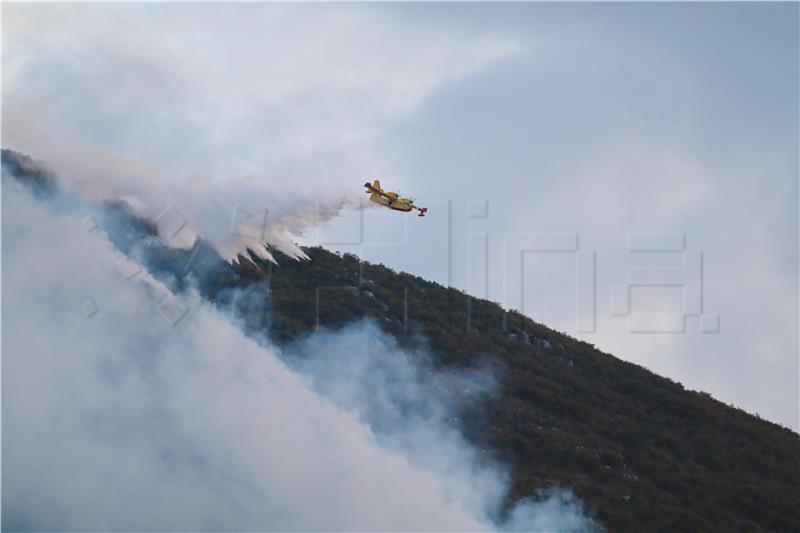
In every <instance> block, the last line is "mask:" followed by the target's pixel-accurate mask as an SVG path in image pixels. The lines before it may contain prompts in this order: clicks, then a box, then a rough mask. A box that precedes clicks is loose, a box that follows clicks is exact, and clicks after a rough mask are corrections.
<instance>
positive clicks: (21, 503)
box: [2, 178, 594, 531]
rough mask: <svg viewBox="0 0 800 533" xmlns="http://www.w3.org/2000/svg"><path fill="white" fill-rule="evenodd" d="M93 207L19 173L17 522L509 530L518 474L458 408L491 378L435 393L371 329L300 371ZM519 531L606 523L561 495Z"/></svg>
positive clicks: (9, 356)
mask: <svg viewBox="0 0 800 533" xmlns="http://www.w3.org/2000/svg"><path fill="white" fill-rule="evenodd" d="M80 209H86V211H81V210H80ZM90 213H91V211H90V207H89V206H82V207H80V208H79V210H78V211H77V212H70V211H69V210H64V209H55V208H53V207H51V206H50V205H49V204H46V203H40V202H36V201H34V200H33V199H32V198H31V197H30V196H29V194H28V193H27V192H25V191H23V190H21V188H20V186H19V185H18V184H16V183H14V182H11V181H10V180H8V179H6V178H4V181H3V253H4V256H5V261H4V269H3V285H4V287H5V291H4V292H3V309H4V321H3V329H4V333H5V335H4V336H3V364H4V376H5V378H4V382H3V388H4V391H3V394H4V402H3V435H4V437H3V489H4V490H3V502H2V503H3V509H2V511H3V518H4V523H3V528H4V529H8V530H34V529H36V530H104V531H121V530H161V531H177V530H366V529H369V530H387V529H392V530H409V531H410V530H462V531H464V530H479V529H494V528H496V527H498V526H497V523H496V522H493V521H492V520H493V515H492V513H493V512H494V511H495V510H496V509H497V507H498V505H499V503H500V501H501V499H502V497H503V495H504V490H505V489H504V484H503V475H502V474H501V473H500V471H498V470H494V469H489V468H485V467H481V468H477V467H476V465H475V461H474V459H475V458H474V452H472V451H471V450H470V449H469V447H468V446H467V445H466V444H465V443H464V442H463V441H462V440H461V438H460V437H459V436H458V435H457V433H456V432H454V431H453V430H452V429H451V428H450V427H449V426H448V425H447V424H446V420H445V415H446V414H447V413H448V412H449V411H448V403H447V402H448V401H449V399H450V398H452V395H451V392H452V390H453V388H454V387H457V388H461V390H463V387H464V386H467V387H473V388H474V389H475V393H476V394H481V393H485V392H487V391H491V381H490V380H488V381H487V379H486V377H485V376H484V375H482V374H481V373H477V374H475V375H458V376H439V378H438V380H439V381H441V382H443V385H441V387H440V386H439V385H436V383H437V380H432V379H428V378H426V377H421V376H427V374H425V370H424V367H418V366H415V365H414V364H413V363H412V360H411V358H410V356H409V355H408V354H406V353H404V352H403V351H402V350H400V349H399V348H398V347H397V346H395V345H394V344H393V343H392V341H391V340H390V339H388V338H386V337H383V336H382V334H381V333H380V332H379V331H377V330H376V329H374V328H373V327H371V326H369V325H360V326H354V327H352V328H350V329H348V330H346V331H345V332H343V333H341V334H324V335H323V336H312V337H311V338H310V339H308V340H307V341H305V342H304V343H302V344H301V345H299V346H297V347H296V348H295V349H296V351H297V354H298V355H299V358H298V359H296V360H297V361H298V366H297V368H296V369H295V370H291V369H290V368H288V367H287V366H286V365H285V364H284V363H283V362H282V360H281V359H282V357H283V355H282V354H281V353H280V351H279V350H278V349H277V348H275V347H274V346H272V345H271V344H270V343H269V341H268V340H266V339H265V340H262V341H261V342H260V343H259V344H257V343H256V342H255V341H253V340H250V339H248V338H247V337H245V336H244V335H243V333H242V331H241V330H240V329H239V328H237V327H236V326H235V325H234V324H233V323H232V322H231V321H230V317H229V316H228V315H227V313H224V312H222V311H218V310H215V309H213V308H211V307H210V305H209V304H207V303H205V302H204V301H202V300H201V299H199V298H198V297H197V296H196V295H194V293H192V292H191V291H190V292H189V293H188V294H186V295H174V294H172V293H171V292H170V291H169V290H168V289H167V288H166V287H165V286H163V285H162V284H161V283H159V282H158V281H156V280H154V279H153V278H151V277H150V275H149V274H148V273H147V271H146V270H144V269H143V268H141V265H135V264H134V265H131V262H130V258H124V257H123V256H121V254H120V253H119V252H118V251H117V250H116V249H114V247H113V246H112V244H111V243H110V242H109V240H108V239H107V237H106V235H105V234H104V233H103V232H102V229H100V228H94V227H93V226H92V225H88V224H86V223H85V220H82V217H83V215H84V214H90ZM289 219H290V218H289ZM186 311H188V314H186ZM175 317H178V318H179V319H178V320H176V319H175ZM184 317H185V318H184ZM176 323H177V325H176ZM368 346H372V347H373V348H370V349H364V347H368ZM344 353H350V354H353V358H352V359H351V360H350V361H349V362H348V363H347V364H346V365H343V366H341V367H339V366H336V365H333V366H331V365H330V362H331V361H332V360H333V359H332V358H331V357H332V356H333V357H336V356H337V355H341V354H344ZM338 360H339V361H341V358H339V359H338ZM420 372H422V373H420ZM389 377H391V378H392V379H393V380H394V382H393V384H392V386H391V387H382V388H383V392H384V396H383V397H378V396H376V394H377V393H378V389H379V388H381V387H379V385H385V384H386V383H388V381H387V378H389ZM371 380H374V381H371ZM370 384H371V385H370ZM437 387H438V388H437ZM409 402H411V403H409ZM404 412H406V413H408V412H410V413H412V415H413V416H410V417H407V420H406V421H405V422H399V417H400V415H401V413H404ZM387 428H388V429H387ZM505 525H506V526H507V527H510V528H517V529H519V528H522V529H528V530H533V529H542V528H544V529H548V530H550V529H569V530H573V529H589V528H591V527H593V525H594V524H593V522H592V521H590V520H588V519H587V518H585V517H584V515H583V514H582V510H581V507H580V505H579V504H577V503H576V502H574V501H573V500H571V499H570V497H569V495H568V494H567V493H562V492H558V493H554V494H551V495H548V497H547V498H546V499H545V500H544V501H543V502H537V503H532V502H529V503H526V504H523V506H518V507H517V508H516V509H515V510H513V511H512V514H511V517H510V520H509V521H508V522H507V523H505Z"/></svg>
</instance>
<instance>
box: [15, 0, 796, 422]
mask: <svg viewBox="0 0 800 533" xmlns="http://www.w3.org/2000/svg"><path fill="white" fill-rule="evenodd" d="M3 30H4V31H3V109H2V111H3V132H2V133H3V145H4V146H10V147H14V148H18V149H20V150H24V151H27V152H29V153H31V154H33V155H35V156H37V157H40V158H43V159H47V160H50V161H52V162H53V164H54V165H56V166H60V167H61V168H65V169H72V170H73V171H74V172H78V171H80V170H81V169H84V170H85V169H86V168H88V167H90V166H91V164H90V163H88V162H89V161H93V162H95V163H97V162H98V161H101V160H103V158H104V157H112V156H113V157H115V158H121V159H124V160H126V161H130V162H132V163H131V165H138V166H137V168H147V169H151V170H149V171H147V172H152V173H154V174H158V176H159V177H160V178H161V179H163V180H166V181H175V182H178V181H182V180H186V179H209V180H212V181H213V180H224V179H227V178H231V177H235V176H240V175H252V176H255V177H257V178H259V179H263V180H272V181H276V182H280V183H286V184H293V185H296V184H303V185H308V186H309V187H312V186H313V187H323V188H325V189H326V190H328V189H332V190H335V191H337V192H339V193H342V194H357V195H361V185H362V184H363V182H364V181H365V180H366V179H367V178H372V177H380V178H381V180H382V182H383V183H384V185H385V186H387V187H390V188H395V189H397V188H399V189H400V191H401V192H402V193H404V194H412V195H414V196H415V197H417V198H418V199H419V201H420V203H423V204H424V202H427V203H428V204H429V205H428V206H429V207H430V213H429V216H428V217H426V218H424V219H419V218H416V217H405V216H402V215H399V214H397V213H392V212H381V211H377V210H368V211H365V212H364V213H363V221H364V223H365V224H366V227H365V228H364V232H363V240H362V239H361V238H360V237H361V236H360V226H359V223H360V222H359V221H360V220H361V219H360V218H359V216H358V215H357V214H349V215H346V216H344V217H342V218H341V219H339V220H338V221H336V222H335V223H334V224H333V225H331V226H330V227H328V228H325V229H324V230H322V231H320V232H316V231H312V232H311V233H309V234H308V235H307V236H306V237H305V241H304V242H319V241H321V242H341V241H349V242H353V243H354V244H351V245H339V246H338V248H340V249H342V250H349V251H355V252H357V253H359V255H361V256H362V257H364V258H365V259H368V260H371V261H379V262H384V263H386V264H388V265H390V266H392V267H394V268H397V269H402V270H407V271H409V272H412V273H414V274H418V275H420V276H423V277H426V278H431V279H434V280H437V281H440V282H442V283H449V284H452V285H454V286H456V287H459V288H461V289H463V290H469V291H471V292H473V293H475V294H477V295H479V296H484V295H485V296H488V297H489V298H490V299H492V300H495V301H499V302H502V303H505V304H506V305H508V306H512V307H513V306H514V305H515V303H516V302H518V300H519V295H520V294H523V296H524V302H525V308H524V309H523V311H524V312H526V313H527V314H529V315H530V316H531V317H532V318H534V319H536V320H537V321H540V322H544V323H546V324H548V325H551V326H552V327H554V328H556V329H559V330H563V331H566V332H568V333H570V334H573V335H576V336H579V337H580V338H584V339H586V340H587V341H589V342H592V343H594V344H596V345H597V346H598V347H600V348H601V349H603V350H605V351H608V352H611V353H614V354H615V355H617V356H619V357H622V358H624V359H626V360H630V361H633V362H636V363H639V364H642V365H644V366H646V367H648V368H650V369H652V370H653V371H656V372H658V373H660V374H664V375H667V376H669V377H671V378H673V379H676V380H678V381H680V382H682V383H684V384H685V385H686V386H687V387H689V388H694V389H701V390H706V391H709V392H711V393H712V394H713V395H714V396H715V397H717V398H719V399H721V400H723V401H725V402H728V403H733V404H735V405H738V406H741V407H743V408H745V409H746V410H748V411H750V412H758V413H759V414H760V415H761V416H763V417H765V418H768V419H770V420H774V421H777V422H780V423H782V424H784V425H787V426H789V427H792V428H793V429H795V430H797V429H798V427H800V422H799V421H798V380H799V379H800V377H799V376H798V372H799V368H798V358H799V355H800V354H798V320H799V319H800V317H799V316H798V240H799V237H800V236H799V235H798V142H799V140H800V139H799V138H798V98H797V95H798V93H799V92H800V91H799V90H798V46H797V44H798V5H797V4H793V3H783V4H779V3H770V4H752V3H658V4H652V3H623V4H607V3H601V4H583V3H581V4H577V3H576V4H535V3H534V4H527V3H526V4H516V3H514V4H501V5H493V4H483V3H480V4H478V3H476V4H370V5H366V4H324V5H323V4H302V5H285V4H260V5H259V4H255V5H250V4H246V5H243V4H240V5H228V6H222V5H216V4H211V5H208V4H206V5H180V4H143V5H116V6H108V5H80V6H76V5H47V6H45V5H6V6H4V8H3ZM130 179H137V178H136V177H132V178H130ZM142 179H145V178H144V177H142ZM483 201H486V202H487V203H486V205H488V212H487V216H485V217H477V218H475V217H471V216H470V214H471V209H472V210H473V211H472V214H473V215H474V214H476V212H475V209H478V206H480V205H482V204H481V203H480V202H483ZM470 202H477V203H473V204H470ZM471 205H472V207H470V206H471ZM631 233H633V234H636V235H638V234H646V235H649V236H650V237H651V238H655V237H654V236H653V234H665V233H666V234H672V235H675V234H677V235H684V236H685V249H686V250H688V251H690V252H694V251H698V252H702V257H703V262H702V280H703V286H702V313H701V314H706V315H708V316H709V317H712V316H713V315H718V317H719V332H718V333H716V334H714V333H705V334H704V333H701V318H700V316H698V315H696V314H693V315H690V316H687V317H686V319H685V320H686V327H685V332H684V333H632V332H631V331H630V329H631V328H630V323H629V321H628V319H627V318H626V317H620V316H615V315H613V314H612V308H611V295H612V292H613V289H612V286H614V285H619V284H624V283H625V281H626V279H627V276H628V269H629V268H631V267H640V268H645V267H647V268H659V267H661V268H664V267H667V268H669V267H672V268H678V267H680V266H681V265H682V261H683V253H682V252H649V253H637V252H630V251H629V250H628V238H629V234H631ZM471 234H472V237H471V236H470V235H471ZM484 234H485V239H486V240H485V241H480V239H482V238H484V237H481V235H484ZM520 234H525V235H528V237H530V236H531V235H534V237H530V238H533V239H536V238H544V237H542V236H543V235H545V236H549V237H548V238H556V239H562V238H567V239H568V238H570V236H574V235H577V236H578V240H579V250H580V252H582V253H589V254H592V253H593V257H594V265H595V267H596V271H595V283H594V287H595V289H594V303H595V306H594V313H593V316H594V323H595V328H594V331H593V332H577V331H576V330H575V325H576V324H575V313H576V308H575V300H576V299H577V298H581V297H583V298H585V296H586V295H585V293H584V294H581V295H578V294H576V292H578V291H577V289H576V285H575V269H576V255H575V254H574V253H572V252H560V253H533V254H531V253H526V254H524V257H525V263H524V267H522V272H521V273H520V276H517V275H516V271H515V270H514V268H516V267H514V265H515V264H516V263H515V262H516V261H519V259H520V257H521V256H520V252H519V250H516V249H515V248H513V246H511V245H509V244H508V243H511V242H512V241H513V239H515V238H518V236H519V235H520ZM536 236H538V237H536ZM470 239H473V241H472V242H473V248H469V245H468V243H469V242H470ZM475 239H478V240H475ZM359 241H360V242H359ZM479 242H487V243H488V248H487V255H486V258H487V263H486V264H488V271H487V272H486V277H485V279H486V280H487V283H486V286H485V291H484V287H483V286H482V285H481V284H480V283H478V284H477V285H476V284H475V277H476V275H478V276H479V275H480V274H481V272H482V271H481V269H482V266H481V265H483V264H484V263H483V262H482V261H483V259H482V257H483V256H480V255H475V253H476V250H477V249H476V248H475V246H474V245H475V243H479ZM504 242H505V243H506V244H507V246H506V248H504V247H503V243H504ZM509 246H511V248H509ZM523 248H524V246H523ZM509 250H512V251H509ZM582 257H586V256H582ZM470 276H472V278H470ZM512 278H513V279H512ZM519 279H524V282H522V283H519ZM680 290H681V289H676V288H675V287H669V288H667V287H657V288H652V287H651V288H648V287H637V288H634V289H633V291H632V293H631V307H632V309H633V310H634V311H635V312H642V313H649V314H661V313H673V314H674V313H680V312H681V311H682V308H683V295H682V294H681V293H680ZM509 295H510V296H509ZM638 310H641V311H638Z"/></svg>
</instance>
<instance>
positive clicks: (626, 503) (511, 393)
mask: <svg viewBox="0 0 800 533" xmlns="http://www.w3.org/2000/svg"><path fill="white" fill-rule="evenodd" d="M306 253H308V255H309V256H310V257H311V261H307V262H296V261H292V260H289V259H288V258H279V259H278V261H279V263H280V265H279V266H274V265H272V264H271V263H268V262H263V261H259V260H258V259H257V258H252V257H251V258H248V259H245V258H241V257H240V264H239V265H237V266H236V270H237V271H238V273H239V274H240V275H241V276H242V277H243V278H245V279H250V280H257V279H260V278H262V277H263V279H264V280H265V281H268V283H269V286H270V287H271V292H270V295H271V300H272V309H273V314H272V323H271V324H269V325H267V324H266V323H265V324H264V327H269V329H270V331H271V335H272V337H273V338H274V339H275V340H276V341H278V342H283V343H288V342H291V341H292V340H293V339H296V338H298V336H301V335H303V334H304V333H306V332H309V331H312V330H313V329H315V328H316V327H318V326H319V327H324V328H331V329H336V328H339V327H341V326H343V325H345V324H347V323H349V322H352V321H354V320H359V319H361V318H363V317H372V318H374V319H375V320H376V321H377V323H378V324H380V325H381V326H382V328H383V329H384V330H385V331H386V332H388V333H390V334H392V335H394V336H395V337H397V338H398V339H399V341H400V342H401V343H405V344H414V343H416V342H418V339H419V336H420V335H421V336H422V338H424V339H426V340H427V342H428V343H429V346H430V349H431V351H432V352H433V353H434V354H435V356H436V363H437V364H439V365H442V366H455V367H470V366H477V365H484V364H486V361H487V360H488V361H490V362H491V363H492V364H493V366H494V367H495V368H496V369H498V372H499V375H500V376H501V393H500V394H499V395H496V396H494V397H492V398H490V399H488V400H486V401H485V402H484V403H483V404H482V405H481V406H480V409H479V412H474V410H473V411H472V412H465V413H463V414H462V416H461V417H460V423H461V429H462V431H463V432H464V434H465V435H466V436H467V437H468V439H469V440H470V441H471V442H473V443H474V444H475V445H476V446H477V447H478V448H479V449H481V450H482V451H483V452H484V453H486V454H490V455H491V456H492V457H493V458H494V459H496V460H500V461H502V462H504V463H506V464H509V465H511V467H512V472H513V489H512V496H511V498H512V501H514V500H516V499H519V498H523V497H526V496H531V495H534V494H535V492H536V490H537V489H540V488H545V487H549V486H552V485H555V484H560V485H565V486H569V487H572V488H573V489H574V490H575V492H576V493H577V494H578V496H579V497H580V498H582V499H583V500H584V501H585V502H588V503H589V504H591V505H592V506H593V507H594V508H595V509H596V511H597V514H598V518H599V519H600V521H601V522H602V523H603V524H604V525H605V526H606V527H608V528H609V529H610V530H618V531H625V530H632V529H634V530H644V531H677V530H681V531H750V530H756V531H757V530H766V531H798V530H800V437H798V435H797V434H796V433H794V432H792V431H790V430H788V429H786V428H783V427H781V426H778V425H776V424H773V423H770V422H768V421H765V420H762V419H759V418H758V417H755V416H752V415H750V414H748V413H746V412H744V411H742V410H739V409H736V408H733V407H730V406H728V405H725V404H724V403H721V402H719V401H716V400H714V399H713V398H712V397H711V396H709V395H708V394H705V393H701V392H695V391H689V390H686V389H684V388H683V387H682V386H681V385H680V384H679V383H676V382H674V381H671V380H669V379H667V378H663V377H660V376H658V375H656V374H653V373H652V372H649V371H648V370H646V369H644V368H642V367H640V366H637V365H635V364H632V363H628V362H625V361H622V360H620V359H617V358H616V357H614V356H612V355H609V354H606V353H603V352H601V351H600V350H597V349H596V348H594V347H593V346H592V345H590V344H587V343H585V342H581V341H578V340H576V339H574V338H571V337H569V336H567V335H564V334H561V333H558V332H556V331H553V330H551V329H548V328H546V327H544V326H542V325H540V324H537V323H535V322H534V321H532V320H530V319H528V318H526V317H524V316H522V315H520V314H518V313H516V312H504V311H503V309H502V308H501V307H499V306H498V305H497V304H494V303H491V302H488V301H484V300H477V299H474V298H470V297H468V296H467V295H465V294H464V293H462V292H460V291H457V290H455V289H451V288H446V287H442V286H440V285H438V284H435V283H431V282H428V281H425V280H424V279H421V278H419V277H416V276H412V275H409V274H406V273H398V272H394V271H393V270H391V269H389V268H387V267H385V266H383V265H374V264H369V263H366V262H363V261H359V259H358V258H357V257H355V256H353V255H344V256H340V255H338V254H334V253H331V252H329V251H327V250H324V249H322V248H310V249H307V250H306ZM317 294H319V295H320V297H319V300H318V301H319V308H317ZM265 296H266V295H265ZM406 302H407V303H406ZM469 310H471V318H468V316H469V315H468V311H469ZM509 503H510V502H509Z"/></svg>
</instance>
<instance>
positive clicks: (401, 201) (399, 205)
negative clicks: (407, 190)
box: [364, 180, 428, 217]
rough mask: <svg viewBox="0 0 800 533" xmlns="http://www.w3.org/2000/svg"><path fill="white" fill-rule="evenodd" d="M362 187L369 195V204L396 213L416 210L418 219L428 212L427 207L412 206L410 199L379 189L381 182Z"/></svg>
mask: <svg viewBox="0 0 800 533" xmlns="http://www.w3.org/2000/svg"><path fill="white" fill-rule="evenodd" d="M364 187H366V188H367V193H370V197H369V200H370V202H375V203H376V204H380V205H384V206H386V207H388V208H389V209H394V210H396V211H405V212H408V211H413V210H414V209H416V210H417V211H419V215H417V216H420V217H424V216H425V213H427V212H428V208H427V207H417V206H415V205H414V200H413V199H411V198H400V197H398V195H397V193H396V192H386V191H384V190H383V189H381V182H380V181H378V180H375V181H373V182H372V184H370V182H367V183H365V184H364Z"/></svg>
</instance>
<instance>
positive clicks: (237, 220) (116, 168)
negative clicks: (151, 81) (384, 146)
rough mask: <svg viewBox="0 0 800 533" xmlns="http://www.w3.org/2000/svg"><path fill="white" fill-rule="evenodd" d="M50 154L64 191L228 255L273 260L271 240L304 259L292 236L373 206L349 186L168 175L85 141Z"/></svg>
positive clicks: (182, 243)
mask: <svg viewBox="0 0 800 533" xmlns="http://www.w3.org/2000/svg"><path fill="white" fill-rule="evenodd" d="M76 154H80V155H79V156H76ZM53 155H54V157H55V159H54V160H48V162H47V164H48V165H49V166H52V169H53V171H54V172H55V171H56V170H57V174H58V177H59V181H60V183H59V185H60V186H62V187H63V188H64V189H66V190H67V191H70V192H72V193H74V194H76V195H79V196H82V197H84V198H86V199H87V200H90V201H93V202H101V201H119V200H122V201H124V202H125V203H126V204H127V205H128V206H129V207H130V208H131V209H132V210H133V211H134V212H135V213H136V214H137V215H139V216H142V217H145V218H149V219H151V220H153V221H155V222H156V224H157V227H158V231H159V234H160V235H161V237H162V238H164V239H165V240H166V241H167V242H168V243H169V244H171V245H172V246H175V247H181V248H188V247H190V246H192V244H193V243H194V242H195V240H196V239H198V238H202V239H203V240H204V241H206V242H207V243H208V244H210V245H211V246H213V247H214V248H215V249H216V250H217V252H218V253H219V254H220V255H221V256H222V257H224V258H225V259H227V260H233V259H235V258H236V257H237V256H238V255H239V254H242V255H244V256H247V250H248V249H250V250H252V251H253V252H255V253H256V254H257V255H259V256H260V257H262V258H264V259H268V260H271V261H274V257H273V256H272V254H271V253H270V251H269V248H270V247H274V248H275V249H277V250H279V251H280V252H283V253H284V254H286V255H288V256H290V257H292V258H295V259H306V256H305V254H304V252H303V251H302V249H301V248H300V247H299V246H298V245H297V244H295V242H294V241H293V240H292V238H293V237H302V236H303V235H304V234H305V232H306V231H307V230H308V229H309V228H310V227H315V226H319V225H322V224H324V223H325V222H327V221H329V220H331V219H332V218H334V217H336V216H337V215H339V214H340V213H341V211H342V210H343V209H365V208H368V207H372V206H374V205H375V204H370V203H369V202H366V201H363V199H362V198H360V197H359V196H358V195H357V194H356V193H354V192H349V193H344V192H337V191H333V190H330V189H325V188H321V187H311V186H307V185H303V184H302V183H300V184H295V185H288V184H285V183H280V182H278V181H275V180H270V179H268V178H256V177H254V176H241V177H236V178H230V179H224V180H211V179H198V178H195V179H191V180H185V181H183V182H175V181H174V180H165V179H162V177H161V175H160V173H159V172H158V171H156V170H154V169H152V168H150V167H148V166H146V165H144V164H143V163H141V162H135V161H130V160H127V159H125V158H122V157H119V156H116V157H110V156H107V155H100V154H97V153H95V152H94V151H93V150H92V149H90V148H89V147H86V146H81V147H75V149H74V150H73V151H70V152H69V153H66V152H63V151H59V150H55V151H54V152H53ZM37 164H40V163H37ZM109 169H113V170H112V171H109ZM355 181H356V182H358V180H355Z"/></svg>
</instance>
